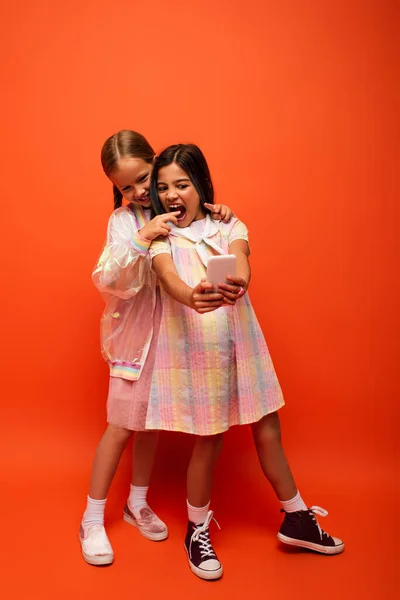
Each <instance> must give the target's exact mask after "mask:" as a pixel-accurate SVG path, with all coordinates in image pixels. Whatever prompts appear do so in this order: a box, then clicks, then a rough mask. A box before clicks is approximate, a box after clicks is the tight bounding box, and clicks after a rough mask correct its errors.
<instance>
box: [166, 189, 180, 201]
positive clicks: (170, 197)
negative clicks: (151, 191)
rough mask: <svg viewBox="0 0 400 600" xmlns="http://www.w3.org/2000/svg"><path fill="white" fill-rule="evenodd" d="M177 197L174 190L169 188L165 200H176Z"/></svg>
mask: <svg viewBox="0 0 400 600" xmlns="http://www.w3.org/2000/svg"><path fill="white" fill-rule="evenodd" d="M177 197H178V194H177V193H176V191H175V190H171V191H168V192H167V200H176V199H177Z"/></svg>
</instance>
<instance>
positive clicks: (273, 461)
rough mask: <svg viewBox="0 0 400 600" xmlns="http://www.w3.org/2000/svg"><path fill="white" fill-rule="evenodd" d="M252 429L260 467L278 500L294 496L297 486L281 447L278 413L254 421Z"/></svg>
mask: <svg viewBox="0 0 400 600" xmlns="http://www.w3.org/2000/svg"><path fill="white" fill-rule="evenodd" d="M252 431H253V438H254V443H255V446H256V449H257V454H258V458H259V460H260V464H261V468H262V470H263V472H264V475H265V476H266V477H267V479H268V480H269V482H270V484H271V485H272V487H273V488H274V490H275V493H276V495H277V496H278V498H279V500H290V499H291V498H294V496H295V495H296V494H297V487H296V483H295V481H294V479H293V475H292V472H291V470H290V467H289V464H288V462H287V460H286V456H285V453H284V451H283V448H282V443H281V427H280V422H279V416H278V413H277V412H274V413H271V414H269V415H266V416H265V417H263V418H262V419H261V421H258V422H257V423H254V424H253V425H252Z"/></svg>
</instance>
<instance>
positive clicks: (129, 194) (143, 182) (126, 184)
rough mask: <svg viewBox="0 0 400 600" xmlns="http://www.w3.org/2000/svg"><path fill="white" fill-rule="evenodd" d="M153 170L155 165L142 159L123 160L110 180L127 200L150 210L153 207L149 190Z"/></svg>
mask: <svg viewBox="0 0 400 600" xmlns="http://www.w3.org/2000/svg"><path fill="white" fill-rule="evenodd" d="M152 170H153V164H152V163H147V162H146V161H144V160H143V159H142V158H121V160H120V161H119V162H118V167H117V169H116V170H115V171H113V172H112V173H111V174H110V179H111V181H112V182H113V184H114V185H116V186H117V188H118V189H119V191H120V192H121V194H122V195H123V197H124V198H125V200H127V201H128V202H133V203H135V204H140V206H143V207H145V208H148V207H150V206H151V202H150V193H149V189H150V176H151V172H152Z"/></svg>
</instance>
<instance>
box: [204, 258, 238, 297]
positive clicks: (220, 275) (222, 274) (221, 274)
mask: <svg viewBox="0 0 400 600" xmlns="http://www.w3.org/2000/svg"><path fill="white" fill-rule="evenodd" d="M235 274H236V256H235V255H234V254H219V255H218V256H210V258H209V259H208V263H207V281H208V282H209V283H212V284H213V286H214V287H215V288H216V289H218V284H219V283H225V282H226V283H227V279H226V278H227V277H228V275H233V276H235Z"/></svg>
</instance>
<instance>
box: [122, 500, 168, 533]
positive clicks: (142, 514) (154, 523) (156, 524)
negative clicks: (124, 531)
mask: <svg viewBox="0 0 400 600" xmlns="http://www.w3.org/2000/svg"><path fill="white" fill-rule="evenodd" d="M138 512H139V516H138V517H135V515H134V514H133V512H132V511H131V509H130V508H129V506H128V505H126V506H125V508H124V521H126V522H127V523H129V524H130V525H133V526H134V527H137V529H139V531H140V533H141V534H142V535H143V536H144V537H145V538H147V539H148V540H152V541H153V542H161V540H165V539H166V538H167V537H168V528H167V526H166V524H165V523H163V521H161V519H159V518H158V517H157V515H156V514H155V513H154V512H153V511H152V510H151V508H150V506H147V505H146V506H142V508H139V511H138Z"/></svg>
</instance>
